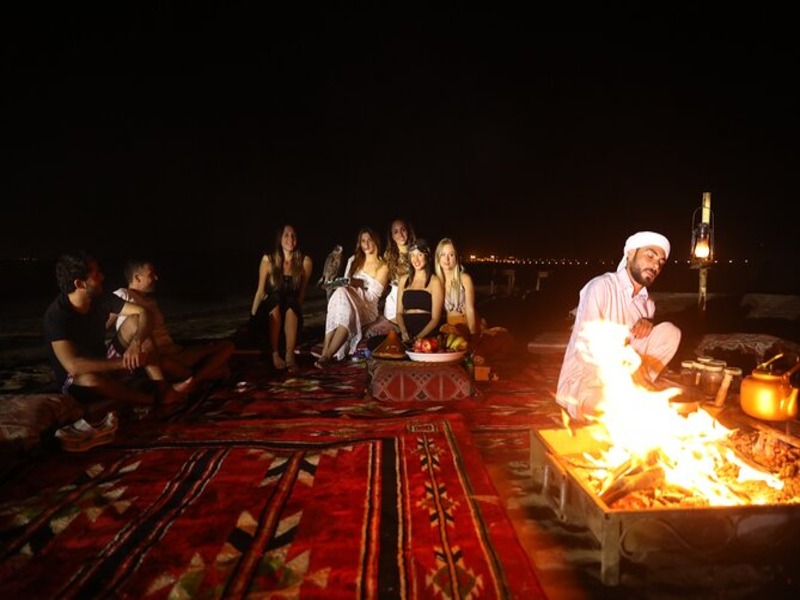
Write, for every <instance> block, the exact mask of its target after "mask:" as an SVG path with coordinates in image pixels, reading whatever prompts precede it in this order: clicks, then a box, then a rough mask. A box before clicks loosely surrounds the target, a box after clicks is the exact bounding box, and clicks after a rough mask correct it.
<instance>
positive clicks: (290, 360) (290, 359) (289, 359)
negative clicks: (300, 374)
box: [286, 352, 297, 371]
mask: <svg viewBox="0 0 800 600" xmlns="http://www.w3.org/2000/svg"><path fill="white" fill-rule="evenodd" d="M286 368H287V369H289V370H290V371H296V370H297V361H296V360H295V358H294V352H292V353H291V354H287V355H286Z"/></svg>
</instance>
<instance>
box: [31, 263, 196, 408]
mask: <svg viewBox="0 0 800 600" xmlns="http://www.w3.org/2000/svg"><path fill="white" fill-rule="evenodd" d="M104 278H105V276H104V275H103V272H102V271H101V269H100V266H99V264H98V263H97V261H96V260H95V259H94V258H93V257H92V256H90V255H89V254H87V253H86V252H84V251H78V252H75V253H68V254H64V255H62V256H61V257H59V259H58V262H57V263H56V280H57V282H58V287H59V290H61V292H60V293H59V295H58V296H57V297H56V298H55V300H53V302H52V303H51V304H50V306H49V307H48V308H47V311H46V312H45V315H44V335H45V340H46V341H47V343H48V350H49V356H50V365H51V367H52V368H53V373H54V374H55V378H56V382H57V383H58V386H59V389H60V390H61V391H62V392H63V393H68V394H70V395H73V396H75V397H76V398H77V399H79V400H83V401H91V400H99V399H104V398H110V399H115V400H121V401H127V402H131V403H136V404H153V403H154V402H156V401H163V402H165V403H169V402H174V401H176V400H178V399H179V398H180V395H179V394H177V393H176V392H175V390H174V389H173V388H172V387H171V386H169V385H168V384H167V383H166V381H165V380H164V374H163V373H162V372H161V368H160V367H159V366H158V357H157V355H156V354H155V348H154V347H153V344H152V340H150V339H149V331H150V327H151V324H150V320H149V315H148V312H147V310H146V309H145V308H144V307H142V306H140V305H137V304H133V303H131V302H125V301H124V300H122V298H119V297H117V296H115V295H113V294H107V295H106V294H104V293H103V279H104ZM118 314H119V315H127V316H133V315H137V316H138V323H139V326H138V330H137V331H136V333H135V334H134V335H133V336H132V339H131V343H130V345H129V346H128V347H127V349H125V352H124V354H122V356H119V355H118V354H115V353H114V352H111V351H110V350H107V349H106V344H105V332H106V324H107V323H108V321H109V317H110V316H111V315H118ZM140 367H141V368H143V369H144V370H145V371H146V373H147V375H148V377H149V378H150V379H151V380H153V381H154V382H155V383H156V391H155V393H148V392H147V391H144V390H142V389H138V388H137V387H135V386H132V385H130V382H126V381H124V378H123V377H122V375H124V374H125V373H132V372H133V371H135V370H137V369H139V368H140Z"/></svg>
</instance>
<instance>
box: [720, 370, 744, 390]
mask: <svg viewBox="0 0 800 600" xmlns="http://www.w3.org/2000/svg"><path fill="white" fill-rule="evenodd" d="M724 373H725V374H726V375H730V376H731V387H730V391H731V393H733V394H738V393H739V389H740V388H741V387H742V369H741V368H740V367H725V371H724Z"/></svg>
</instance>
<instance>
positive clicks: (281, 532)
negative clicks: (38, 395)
mask: <svg viewBox="0 0 800 600" xmlns="http://www.w3.org/2000/svg"><path fill="white" fill-rule="evenodd" d="M234 367H235V376H234V381H233V384H232V385H230V386H225V387H224V389H218V390H213V391H211V392H210V393H207V394H205V395H203V396H202V397H200V398H197V399H195V401H194V402H192V403H191V404H189V405H187V406H182V407H177V408H176V409H173V410H171V411H170V412H169V413H168V414H161V415H153V416H151V417H150V418H148V419H146V420H143V421H140V422H136V423H128V424H127V425H126V426H123V427H122V428H121V430H120V434H119V435H118V437H117V439H116V440H115V442H113V443H112V444H110V445H106V446H98V447H95V448H93V449H91V450H90V451H87V452H84V453H77V454H69V455H67V454H64V453H61V452H55V453H51V454H48V455H45V456H43V457H39V458H38V459H37V460H32V461H30V462H28V463H25V464H23V465H22V466H21V467H20V468H19V469H18V470H16V471H15V472H14V473H13V476H12V478H11V480H10V481H7V482H4V485H3V490H2V494H1V495H0V540H2V544H1V545H0V552H1V554H0V561H1V562H0V591H2V592H3V597H31V598H51V597H79V598H107V597H121V598H184V597H186V598H188V597H203V598H222V597H253V598H261V597H264V598H266V597H274V598H302V597H309V598H316V597H324V598H336V597H363V598H429V597H430V598H537V597H545V593H544V591H543V588H542V586H541V583H540V581H539V579H538V575H537V573H536V572H535V570H534V567H533V563H532V561H531V560H530V557H529V554H528V552H527V550H526V549H525V548H524V547H523V545H522V544H521V543H520V541H519V539H518V537H517V533H516V531H515V528H514V526H513V525H512V522H511V520H510V519H509V517H508V515H507V513H506V510H505V509H504V501H503V500H502V498H501V497H500V496H499V495H498V490H497V487H496V486H495V485H494V483H493V481H492V479H491V478H490V476H489V473H490V471H491V467H490V468H487V461H488V462H493V463H494V464H495V466H499V465H502V466H503V468H505V466H507V465H510V464H514V463H516V464H517V465H520V464H523V463H524V462H525V461H526V460H527V454H528V448H527V439H528V431H529V427H530V424H529V421H530V420H531V418H533V419H534V420H536V421H537V422H540V423H544V422H547V423H552V422H553V419H554V418H557V414H558V413H557V411H554V405H553V404H552V400H551V399H550V398H549V397H548V394H542V393H540V392H537V389H541V388H540V387H539V386H540V385H541V384H542V383H543V382H542V381H535V380H534V381H532V382H531V384H530V385H528V384H527V383H525V381H526V379H527V378H529V377H530V376H531V375H532V373H530V372H528V373H526V372H525V370H524V367H523V369H522V370H519V369H518V367H515V369H517V374H518V376H517V377H516V378H515V379H514V380H511V379H509V380H505V379H501V380H500V381H498V382H492V383H485V384H479V390H478V394H476V396H475V397H473V398H467V399H462V400H457V401H443V402H417V401H411V402H402V403H385V402H380V401H376V400H374V399H371V398H370V397H369V396H368V395H367V394H365V392H366V389H365V374H366V366H365V363H347V364H344V365H341V366H339V367H336V368H333V369H330V370H327V371H325V372H321V371H318V370H315V369H313V368H312V369H306V370H301V371H300V372H298V373H294V374H279V375H276V374H274V373H272V374H270V372H269V371H268V370H267V369H266V368H265V367H264V365H263V363H262V361H261V360H260V359H259V358H258V357H256V356H253V355H243V356H239V357H237V358H236V361H235V362H234ZM539 371H540V370H539V369H537V372H539Z"/></svg>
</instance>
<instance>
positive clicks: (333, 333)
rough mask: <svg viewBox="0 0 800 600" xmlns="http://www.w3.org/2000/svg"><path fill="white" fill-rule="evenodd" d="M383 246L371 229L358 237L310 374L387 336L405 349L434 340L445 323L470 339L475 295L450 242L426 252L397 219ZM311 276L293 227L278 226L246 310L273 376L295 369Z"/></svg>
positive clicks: (423, 244)
mask: <svg viewBox="0 0 800 600" xmlns="http://www.w3.org/2000/svg"><path fill="white" fill-rule="evenodd" d="M387 239H388V243H387V246H386V249H385V250H382V248H381V238H380V236H379V234H378V233H377V232H376V231H375V230H374V229H372V228H370V227H363V228H362V229H360V230H359V232H358V234H357V236H356V243H355V247H354V250H353V254H352V256H350V258H349V259H348V261H347V264H346V266H345V269H344V278H343V279H342V280H340V281H343V282H345V283H344V285H341V286H340V287H337V288H336V289H335V290H333V292H332V294H330V296H329V298H328V305H327V311H326V319H325V336H324V339H323V342H322V350H321V352H320V353H319V356H318V358H317V360H316V362H315V366H316V367H318V368H325V367H326V366H327V365H329V364H330V363H331V362H332V361H338V360H343V359H344V358H346V357H347V356H350V355H352V354H354V353H355V352H356V351H357V348H358V346H359V344H360V343H361V342H362V340H371V343H372V344H373V345H374V344H376V342H377V341H379V340H381V339H383V337H385V335H387V334H388V332H389V331H391V330H394V331H396V332H397V333H399V334H400V336H401V337H402V339H403V341H406V342H408V341H411V340H413V339H414V338H423V337H427V336H434V335H436V334H437V333H438V330H439V326H440V325H441V324H443V323H445V322H446V323H451V324H454V325H461V326H462V327H463V329H464V332H465V334H474V333H476V332H477V329H478V322H477V316H476V311H475V289H474V286H473V282H472V278H471V277H470V275H469V274H468V273H466V272H465V270H464V268H463V266H462V264H461V262H460V261H459V258H458V253H457V251H456V247H455V244H454V243H453V241H452V240H451V239H449V238H444V239H442V240H440V241H439V243H438V244H437V246H436V249H435V252H431V248H430V246H429V245H428V244H427V242H426V241H425V240H424V239H421V238H417V237H416V235H415V233H414V229H413V227H412V225H411V224H410V223H409V222H408V220H406V219H403V218H397V219H394V220H393V221H392V223H391V225H390V227H389V232H388V235H387ZM311 270H312V263H311V259H310V258H309V257H308V256H304V255H303V253H302V252H300V251H299V250H298V249H297V235H296V232H295V229H294V227H292V226H291V225H285V226H283V227H282V228H281V229H279V231H278V232H277V235H276V243H275V248H274V249H273V250H271V251H270V252H265V253H264V255H263V256H262V259H261V265H260V269H259V278H258V286H257V289H256V293H255V296H254V298H253V304H252V307H251V324H253V325H254V326H255V327H259V325H258V320H257V316H258V315H259V313H260V312H261V313H266V315H267V319H266V320H267V323H268V325H267V327H268V330H269V336H268V337H269V346H270V349H271V353H272V363H273V365H274V367H275V368H276V369H285V368H289V369H294V368H296V366H297V363H296V360H295V349H296V346H297V339H298V330H299V329H300V327H301V325H302V304H303V301H304V299H305V295H306V290H307V286H308V282H309V280H310V277H311ZM281 335H283V338H284V340H285V343H284V348H285V353H284V354H283V355H282V354H281V352H280V350H279V348H280V346H279V340H280V338H281Z"/></svg>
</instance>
